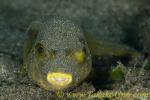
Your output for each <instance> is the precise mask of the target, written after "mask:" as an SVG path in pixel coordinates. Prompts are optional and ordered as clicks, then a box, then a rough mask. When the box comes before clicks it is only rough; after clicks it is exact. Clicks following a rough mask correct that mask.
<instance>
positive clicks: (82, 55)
mask: <svg viewBox="0 0 150 100" xmlns="http://www.w3.org/2000/svg"><path fill="white" fill-rule="evenodd" d="M74 56H75V58H76V60H77V61H78V62H79V63H81V62H83V61H84V59H85V53H84V52H83V51H82V50H81V51H77V52H75V53H74Z"/></svg>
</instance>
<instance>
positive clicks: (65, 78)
mask: <svg viewBox="0 0 150 100" xmlns="http://www.w3.org/2000/svg"><path fill="white" fill-rule="evenodd" d="M47 81H48V82H49V83H50V84H51V85H52V86H53V87H54V88H56V89H62V88H65V87H67V86H68V85H69V84H70V83H71V82H72V74H69V73H62V72H49V73H48V74H47Z"/></svg>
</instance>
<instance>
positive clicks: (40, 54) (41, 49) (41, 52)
mask: <svg viewBox="0 0 150 100" xmlns="http://www.w3.org/2000/svg"><path fill="white" fill-rule="evenodd" d="M35 48H36V52H37V55H38V57H46V53H45V50H44V46H43V45H42V44H41V43H37V44H36V47H35Z"/></svg>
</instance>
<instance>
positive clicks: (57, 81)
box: [22, 17, 136, 91]
mask: <svg viewBox="0 0 150 100" xmlns="http://www.w3.org/2000/svg"><path fill="white" fill-rule="evenodd" d="M85 36H87V35H85V34H83V31H82V30H81V28H80V27H79V26H78V25H76V24H75V23H74V22H72V21H71V20H68V19H65V18H62V17H55V18H51V19H50V18H45V19H40V20H37V21H34V22H32V23H31V24H30V26H29V28H28V30H27V39H26V40H25V44H24V50H23V67H22V71H23V73H27V74H28V76H29V77H30V78H31V79H32V80H34V81H35V82H36V83H37V84H39V86H41V87H42V88H44V89H46V90H50V91H57V90H66V89H69V88H72V87H76V86H78V85H79V84H80V83H81V82H83V81H84V80H85V79H86V78H87V77H88V76H89V73H90V72H91V70H92V57H91V54H92V55H99V56H100V55H103V54H104V55H105V54H106V53H108V52H109V54H110V53H112V54H115V55H117V56H118V55H121V54H124V53H125V52H126V51H129V50H128V48H123V49H116V50H113V49H114V48H118V46H116V47H115V46H114V45H107V46H106V44H107V43H103V42H100V41H96V40H95V39H90V38H91V37H90V36H87V37H85ZM87 41H88V42H87ZM104 48H107V49H104ZM118 50H119V51H118ZM110 51H111V52H110ZM130 51H131V52H132V50H130ZM134 54H135V55H136V53H134Z"/></svg>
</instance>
